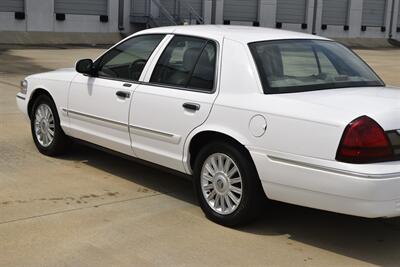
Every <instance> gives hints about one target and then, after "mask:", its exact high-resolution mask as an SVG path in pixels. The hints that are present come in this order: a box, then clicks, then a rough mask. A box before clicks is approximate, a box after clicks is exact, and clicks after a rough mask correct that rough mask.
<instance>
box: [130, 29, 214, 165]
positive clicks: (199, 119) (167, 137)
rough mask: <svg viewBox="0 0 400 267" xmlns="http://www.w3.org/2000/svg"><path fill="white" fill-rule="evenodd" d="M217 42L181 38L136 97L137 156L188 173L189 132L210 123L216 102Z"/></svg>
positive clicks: (132, 128)
mask: <svg viewBox="0 0 400 267" xmlns="http://www.w3.org/2000/svg"><path fill="white" fill-rule="evenodd" d="M216 61H217V46H216V43H215V42H214V41H210V40H205V39H202V38H195V37H187V36H180V35H177V36H175V37H173V38H172V39H171V41H170V42H169V44H168V45H167V46H166V48H165V49H164V51H163V52H162V53H161V55H160V56H159V59H158V61H157V63H156V64H155V66H154V67H153V70H152V71H151V70H150V69H149V71H150V72H149V73H148V74H147V75H146V76H147V77H145V79H144V82H143V83H142V84H141V85H139V86H138V88H137V89H136V90H135V92H134V94H133V101H132V108H131V111H130V117H131V121H130V123H129V125H130V133H131V139H132V146H133V150H134V152H135V154H136V156H137V157H139V158H141V159H144V160H147V161H151V162H154V163H157V164H160V165H163V166H166V167H169V168H173V169H175V170H180V171H184V167H183V164H182V155H183V147H184V142H185V140H186V137H187V136H188V135H189V133H190V132H191V131H192V130H193V129H194V128H196V127H197V126H199V125H201V124H202V123H204V122H205V120H206V119H207V117H208V115H209V113H210V110H211V107H212V105H213V102H214V100H215V98H216V95H217V94H216V83H215V81H216V79H215V76H216V71H215V70H216Z"/></svg>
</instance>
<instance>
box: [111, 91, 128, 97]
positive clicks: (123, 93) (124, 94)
mask: <svg viewBox="0 0 400 267" xmlns="http://www.w3.org/2000/svg"><path fill="white" fill-rule="evenodd" d="M115 94H116V95H117V96H118V97H121V98H129V97H130V96H131V93H130V92H126V91H117V93H115Z"/></svg>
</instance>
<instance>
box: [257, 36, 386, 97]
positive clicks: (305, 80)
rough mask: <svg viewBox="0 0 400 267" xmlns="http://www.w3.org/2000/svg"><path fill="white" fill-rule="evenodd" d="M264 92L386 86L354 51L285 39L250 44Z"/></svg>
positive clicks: (323, 44)
mask: <svg viewBox="0 0 400 267" xmlns="http://www.w3.org/2000/svg"><path fill="white" fill-rule="evenodd" d="M249 46H250V50H251V52H252V54H253V57H254V60H255V62H256V65H257V69H258V72H259V75H260V79H261V81H262V84H263V87H264V91H265V93H269V94H277V93H278V94H279V93H294V92H305V91H312V90H322V89H333V88H346V87H364V86H384V84H383V82H382V81H381V80H380V79H379V77H378V76H377V75H376V74H375V73H374V72H373V71H372V70H371V69H370V68H369V67H368V65H367V64H365V63H364V62H363V61H362V60H361V59H360V58H359V57H358V56H356V55H355V54H354V53H353V52H352V51H350V50H349V49H347V48H346V47H344V46H343V45H341V44H338V43H336V42H332V41H323V40H282V41H265V42H257V43H251V44H250V45H249Z"/></svg>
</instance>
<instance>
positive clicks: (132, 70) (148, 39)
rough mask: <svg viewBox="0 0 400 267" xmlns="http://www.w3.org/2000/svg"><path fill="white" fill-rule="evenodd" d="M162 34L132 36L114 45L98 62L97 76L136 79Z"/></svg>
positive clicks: (162, 36)
mask: <svg viewBox="0 0 400 267" xmlns="http://www.w3.org/2000/svg"><path fill="white" fill-rule="evenodd" d="M163 38H164V35H156V34H154V35H143V36H137V37H133V38H131V39H129V40H127V41H125V42H123V43H122V44H120V45H118V46H116V47H114V48H113V49H111V50H110V51H109V52H107V53H106V54H105V55H104V56H102V57H101V58H100V60H99V61H98V62H96V63H97V64H98V67H97V69H98V76H99V77H104V78H114V79H121V80H130V81H138V80H139V78H140V75H141V74H142V71H143V69H144V67H145V66H146V63H147V60H148V59H149V58H150V56H151V54H152V53H153V51H154V50H155V49H156V47H157V46H158V45H159V44H160V42H161V40H162V39H163Z"/></svg>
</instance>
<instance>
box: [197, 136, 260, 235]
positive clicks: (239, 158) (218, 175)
mask: <svg viewBox="0 0 400 267" xmlns="http://www.w3.org/2000/svg"><path fill="white" fill-rule="evenodd" d="M235 168H236V170H235ZM194 187H195V192H196V194H197V198H198V201H199V204H200V207H201V209H202V210H203V212H204V213H205V215H206V217H207V218H209V219H210V220H211V221H213V222H216V223H218V224H221V225H225V226H229V227H234V226H241V225H244V224H247V223H249V222H251V221H252V220H254V219H255V218H256V217H257V216H258V215H259V213H260V212H257V211H260V210H262V209H261V207H260V206H262V205H263V204H265V203H266V202H265V200H266V196H265V194H264V191H263V189H262V186H261V182H260V179H259V177H258V174H257V171H256V169H255V166H254V164H253V162H252V160H251V158H250V156H248V153H247V151H245V149H244V148H242V147H239V146H238V145H234V144H231V143H226V142H215V143H211V144H208V145H207V146H205V147H204V148H203V149H201V151H200V152H199V154H198V155H197V157H196V159H195V164H194Z"/></svg>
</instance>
